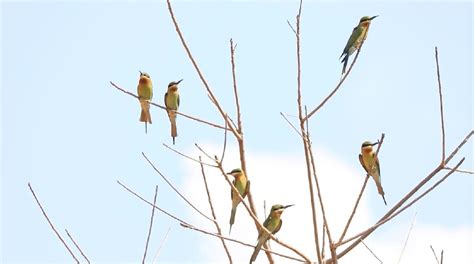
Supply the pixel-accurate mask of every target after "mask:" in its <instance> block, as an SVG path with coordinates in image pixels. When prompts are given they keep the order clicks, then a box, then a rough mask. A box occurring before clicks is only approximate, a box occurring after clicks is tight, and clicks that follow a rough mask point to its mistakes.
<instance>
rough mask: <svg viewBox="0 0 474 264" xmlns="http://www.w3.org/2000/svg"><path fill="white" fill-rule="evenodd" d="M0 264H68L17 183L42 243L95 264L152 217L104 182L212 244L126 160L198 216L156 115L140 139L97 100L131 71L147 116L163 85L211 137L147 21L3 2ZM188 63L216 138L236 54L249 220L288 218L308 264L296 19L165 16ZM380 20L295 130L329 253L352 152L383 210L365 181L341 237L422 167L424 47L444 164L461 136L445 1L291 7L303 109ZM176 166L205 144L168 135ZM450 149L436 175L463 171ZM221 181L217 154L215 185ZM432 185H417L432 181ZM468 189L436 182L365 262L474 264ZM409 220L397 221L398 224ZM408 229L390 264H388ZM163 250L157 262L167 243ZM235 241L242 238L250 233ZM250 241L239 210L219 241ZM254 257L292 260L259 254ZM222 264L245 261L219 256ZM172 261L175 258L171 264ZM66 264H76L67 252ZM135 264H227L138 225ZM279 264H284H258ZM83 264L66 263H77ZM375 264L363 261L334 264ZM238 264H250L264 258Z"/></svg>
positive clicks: (195, 187) (460, 23)
mask: <svg viewBox="0 0 474 264" xmlns="http://www.w3.org/2000/svg"><path fill="white" fill-rule="evenodd" d="M0 8H1V20H0V21H1V27H0V28H1V34H0V36H1V42H0V43H1V48H0V50H1V66H0V67H1V71H0V73H1V75H0V79H1V93H0V98H1V99H0V100H1V107H0V109H1V110H0V111H1V129H0V133H1V134H0V135H1V137H0V138H1V152H0V153H1V154H0V155H1V159H0V160H1V163H0V166H1V177H0V180H1V181H0V186H1V187H0V201H1V203H0V205H1V210H0V213H1V218H0V221H1V222H0V234H1V235H0V236H1V240H0V262H1V263H71V260H72V259H71V257H70V255H69V254H68V252H67V251H66V250H65V248H64V247H63V246H62V245H61V244H60V242H59V240H58V238H57V237H56V236H55V235H54V233H53V231H52V230H51V229H50V227H49V226H48V224H47V222H46V220H45V219H44V217H43V215H42V214H41V211H40V210H39V208H38V206H37V205H36V203H35V201H34V199H33V196H32V195H31V193H30V192H29V189H28V186H27V184H28V183H31V185H32V187H33V188H34V190H35V192H36V194H37V196H38V198H39V199H40V201H41V202H42V204H43V206H44V208H45V210H46V211H47V213H48V215H49V217H50V218H51V220H52V221H53V223H54V225H55V226H56V228H57V229H58V231H59V232H60V233H61V234H62V235H63V237H64V238H65V239H66V241H67V243H68V244H70V245H71V246H72V244H71V243H70V241H69V240H67V237H66V235H65V232H64V229H66V228H67V229H68V230H69V232H70V233H71V235H72V236H73V237H74V238H75V239H76V241H77V242H78V243H79V245H80V246H81V248H82V249H83V250H84V251H85V253H86V255H87V256H88V257H89V258H90V259H91V260H92V261H93V262H94V263H137V262H139V261H141V259H142V256H143V251H144V247H145V240H146V235H147V231H148V225H149V221H150V214H151V207H150V206H149V205H147V204H145V203H143V202H142V201H140V200H138V199H137V198H136V197H133V196H132V195H130V194H129V193H128V192H126V191H125V190H124V189H123V188H121V187H120V186H119V185H118V184H117V183H116V181H117V180H120V181H121V182H122V183H124V184H125V185H127V186H128V187H130V188H131V189H133V190H135V191H136V192H138V193H139V194H141V195H143V197H144V198H146V199H148V200H149V201H152V200H153V195H154V189H155V185H158V186H159V193H158V198H157V203H158V205H159V206H160V207H162V208H163V209H166V210H168V211H170V212H171V213H173V214H175V215H177V216H179V217H181V218H183V219H185V220H186V221H189V222H190V223H192V224H194V225H196V226H200V227H203V228H205V229H206V230H210V231H213V230H214V227H213V226H212V225H210V223H209V222H206V220H205V219H204V218H202V217H201V216H200V215H197V214H196V213H195V212H194V211H193V210H192V209H191V208H190V207H189V206H188V205H187V204H185V203H184V202H183V201H182V200H181V199H180V198H179V197H178V196H177V195H176V193H175V192H174V191H173V190H172V189H171V188H169V186H167V185H166V183H165V182H164V181H163V179H162V178H160V177H159V176H158V175H157V174H156V173H155V172H154V170H153V169H152V168H151V167H150V165H149V164H148V163H147V162H146V160H145V159H144V158H143V156H142V154H141V153H142V152H143V153H145V154H146V155H147V156H148V157H149V158H150V160H151V161H152V162H154V164H155V165H156V166H157V167H158V169H159V170H160V171H161V172H163V173H164V174H165V175H166V176H167V177H168V179H170V180H171V181H172V182H173V183H174V184H175V185H176V186H177V187H178V188H179V189H180V190H181V191H182V192H183V194H184V195H186V196H187V197H188V198H190V199H191V200H192V201H193V202H194V203H195V204H196V206H198V207H199V208H201V209H202V211H204V212H206V213H207V214H210V211H209V207H208V204H207V198H206V197H205V193H204V186H203V182H202V176H201V174H200V167H199V164H197V163H195V162H193V161H190V160H187V159H185V158H183V157H181V156H179V155H177V154H176V153H174V152H172V151H170V150H169V149H167V148H165V147H164V146H163V143H165V144H168V145H171V144H172V141H171V137H170V135H169V133H170V132H169V122H168V119H167V116H166V113H165V112H164V111H162V110H160V109H158V108H156V107H152V113H151V114H152V118H153V124H152V125H150V126H149V127H148V133H147V134H145V133H144V127H143V124H141V123H140V122H138V118H139V103H138V102H137V100H136V99H135V98H132V97H131V96H129V95H126V94H124V93H122V92H120V91H118V90H116V89H115V88H113V87H112V86H111V85H110V83H109V82H110V81H113V82H114V83H116V84H117V85H119V86H120V87H123V88H124V89H126V90H128V91H131V92H135V91H136V85H137V82H138V78H139V71H145V72H147V73H149V74H150V76H151V78H152V80H153V84H154V98H153V101H154V102H156V103H159V104H163V94H164V92H165V88H166V86H167V84H168V83H169V82H170V81H176V80H179V79H184V80H183V82H182V83H181V84H180V86H179V87H180V88H179V89H180V94H181V106H180V111H182V112H184V113H187V114H191V115H193V116H197V117H200V118H203V119H205V120H209V121H211V122H214V123H219V124H222V120H221V118H220V115H219V113H218V112H217V110H216V109H215V107H214V106H213V105H212V103H211V102H210V101H209V99H208V97H207V94H206V91H205V88H204V86H203V85H202V83H201V81H200V79H199V76H198V75H197V73H196V71H195V70H194V68H193V66H192V64H191V63H190V61H189V58H188V57H187V55H186V53H185V51H184V49H183V47H182V45H181V43H180V41H179V38H178V35H177V34H176V31H175V29H174V26H173V24H172V21H171V19H170V16H169V14H168V10H167V6H166V3H165V2H164V1H156V2H154V1H73V2H63V1H48V2H41V1H38V2H33V1H18V2H13V1H2V2H1V3H0ZM173 9H174V13H175V16H176V18H177V20H178V23H179V25H180V27H181V30H182V33H183V34H184V37H185V39H186V41H187V43H188V45H189V48H190V50H191V52H192V53H193V56H194V58H195V59H196V60H197V62H198V64H199V67H200V68H201V70H202V72H203V73H204V75H205V78H206V80H207V81H208V82H209V84H210V86H211V88H212V90H213V91H214V93H215V95H216V96H217V98H218V100H219V102H220V103H221V105H222V106H223V108H224V109H225V110H226V111H227V112H228V113H229V115H230V116H232V117H233V119H234V120H235V119H236V118H235V104H234V97H233V90H232V89H233V87H232V75H231V65H230V49H229V39H230V38H232V39H233V40H234V42H235V43H237V49H236V54H235V59H236V71H237V72H236V73H237V82H238V87H239V96H240V102H241V108H242V119H243V124H244V133H245V144H246V155H247V164H248V176H249V179H250V181H251V182H252V193H253V195H254V200H255V204H256V206H257V207H258V208H259V211H258V216H259V219H260V220H261V221H263V219H264V215H263V201H264V200H265V201H266V203H267V206H270V205H271V204H275V203H281V204H295V206H294V207H292V208H289V209H288V210H287V212H285V213H284V214H283V221H284V225H283V227H282V229H281V231H280V232H279V233H278V235H277V237H278V238H279V239H281V240H283V241H287V242H288V243H290V244H293V245H295V247H297V248H300V249H301V250H302V251H303V252H304V253H306V254H307V255H309V256H311V257H314V255H315V254H314V252H313V249H314V244H313V238H312V236H309V235H307V234H308V233H310V232H309V231H308V230H311V227H310V222H311V218H310V207H309V199H308V195H309V194H308V187H307V181H306V180H307V176H306V173H305V169H304V168H305V167H304V166H305V164H304V154H303V146H302V145H301V140H300V138H299V137H298V135H297V134H296V133H294V131H293V130H292V128H291V127H290V126H289V125H288V124H287V123H286V121H284V120H283V118H282V117H281V115H280V112H283V113H285V114H287V115H289V116H290V117H289V119H290V121H291V122H293V123H294V124H296V122H297V119H296V118H294V117H292V116H295V115H296V114H297V105H296V57H295V55H296V50H295V48H296V46H295V45H296V44H295V37H294V34H293V32H292V31H291V29H290V28H289V26H288V24H287V20H289V21H290V22H291V23H294V19H295V15H296V13H297V9H298V1H264V2H257V1H232V2H231V1H221V2H218V1H195V2H191V1H173ZM365 15H379V17H378V18H376V19H375V20H374V21H373V23H372V25H371V28H370V31H369V33H368V36H367V41H366V42H365V44H364V46H363V49H362V51H361V53H360V56H359V58H358V61H357V63H356V65H355V66H354V68H353V70H352V72H351V74H350V75H349V77H348V78H347V80H346V81H345V83H344V84H343V86H342V87H341V89H340V90H339V91H338V93H337V94H336V95H335V96H334V97H333V98H332V99H331V100H330V101H329V102H328V103H327V104H326V106H324V107H323V108H322V109H321V110H320V111H319V112H318V113H317V114H316V115H315V116H314V117H312V118H311V119H310V121H309V129H310V134H311V137H312V140H313V149H314V151H315V153H316V154H315V155H316V156H315V157H316V164H317V172H318V176H319V177H320V179H321V185H322V190H323V191H322V192H323V195H324V199H325V204H326V208H328V209H327V210H328V217H329V219H330V223H331V226H330V228H331V231H332V232H333V233H334V234H336V235H335V236H336V237H338V236H339V235H340V233H341V230H342V228H343V226H344V223H345V219H347V217H348V215H349V214H350V210H351V206H352V205H353V203H354V200H355V198H356V195H357V192H358V190H359V188H360V186H361V184H362V182H363V177H364V172H363V170H362V168H361V166H360V164H359V161H358V159H357V155H358V153H359V152H360V144H361V143H362V142H363V141H365V140H372V141H375V140H376V139H377V138H379V137H380V135H381V133H385V135H386V137H385V141H384V144H383V147H382V149H381V152H380V155H379V157H380V162H381V171H382V184H383V187H384V190H385V193H386V199H387V203H388V206H385V205H384V204H383V202H382V200H381V198H380V197H379V196H378V194H377V193H376V190H375V185H374V183H373V181H372V180H371V181H369V183H368V185H367V190H366V192H365V193H364V196H363V197H362V200H361V205H360V208H359V209H358V212H357V214H356V216H355V218H354V224H353V225H352V226H351V228H350V229H349V232H348V235H349V236H350V235H351V234H352V235H353V234H356V233H358V232H359V231H362V230H364V229H366V228H367V227H370V226H371V225H372V224H374V223H375V222H376V221H377V220H378V219H379V218H380V217H381V216H383V215H384V214H385V212H387V211H388V209H389V208H390V206H393V205H394V204H396V203H397V202H398V201H399V200H400V199H401V198H402V197H403V196H404V194H406V193H407V192H408V191H409V190H411V188H413V187H414V186H415V185H416V184H417V183H418V182H419V181H420V180H421V179H423V178H424V177H426V175H428V174H429V172H430V171H432V170H433V169H434V168H435V167H436V166H437V165H438V164H439V161H440V158H441V132H440V120H439V119H440V118H439V98H438V91H437V88H438V86H437V79H436V63H435V58H434V47H435V46H437V47H438V51H439V60H440V71H441V81H442V85H443V98H444V109H445V126H446V151H447V152H448V153H450V152H451V151H452V150H453V149H454V148H455V147H456V146H457V145H458V144H459V143H460V142H461V140H462V139H463V138H464V137H465V136H466V135H467V134H468V132H469V131H471V130H472V128H473V93H472V87H473V85H472V84H473V83H472V70H473V67H472V59H473V53H472V44H473V43H472V24H473V23H472V3H471V2H461V1H459V2H451V1H436V2H430V1H402V2H395V1H362V2H349V1H347V2H346V1H336V2H328V1H304V3H303V11H302V18H301V19H302V20H301V23H302V25H301V56H302V92H303V104H304V105H306V106H307V107H308V109H313V108H314V107H315V106H316V105H318V104H319V102H320V101H321V100H322V99H323V98H324V97H325V96H326V95H327V94H328V93H329V92H330V91H331V90H332V89H333V88H334V86H335V85H336V84H337V82H338V81H339V78H340V71H341V64H340V61H339V60H338V58H339V56H340V54H341V51H342V49H343V47H344V45H345V42H346V41H347V39H348V37H349V35H350V33H351V30H352V29H353V27H354V26H356V25H357V23H358V21H359V19H360V17H362V16H365ZM178 133H179V136H178V138H177V141H176V145H175V146H174V148H176V149H177V150H179V151H182V152H183V153H186V154H189V155H191V156H193V157H195V158H197V157H198V156H199V155H200V152H199V151H198V150H197V149H196V148H195V146H194V144H195V143H197V144H199V145H200V146H203V147H204V148H205V149H206V150H208V151H209V152H210V153H211V154H212V155H214V154H217V155H219V154H220V152H221V149H222V144H223V137H224V134H223V131H222V130H220V129H215V128H212V127H209V126H207V125H203V124H200V123H196V122H194V121H192V120H189V119H185V118H183V117H179V118H178ZM472 146H473V145H472V142H469V143H468V144H467V145H466V146H465V147H464V148H463V149H462V150H461V151H460V152H459V153H458V154H457V156H456V157H455V158H454V159H453V160H452V161H451V163H450V164H448V165H450V166H454V164H455V163H456V162H458V161H459V160H460V159H461V158H462V157H466V161H465V162H464V163H463V165H462V166H461V168H463V169H465V170H471V171H472V170H473V168H474V162H473V158H472V157H473V155H472V154H473V151H472V149H473V147H472ZM238 166H239V160H238V149H237V144H236V142H235V140H233V139H230V135H229V141H228V146H227V154H226V158H225V161H224V167H225V169H227V170H229V171H230V170H232V169H233V168H235V167H238ZM206 172H207V173H208V178H209V182H210V183H209V184H210V189H211V194H212V196H213V197H214V198H213V200H214V202H215V207H216V212H217V218H218V221H219V223H221V226H222V228H223V230H224V233H227V230H228V226H227V225H228V217H229V215H228V214H229V213H230V212H229V211H230V198H229V186H228V185H227V183H226V182H225V181H224V180H223V178H222V175H219V174H218V173H217V171H215V170H213V169H212V168H206ZM440 177H441V175H439V176H438V177H436V179H439V178H440ZM473 187H474V180H473V177H472V175H470V174H462V173H455V174H453V175H452V176H451V177H450V178H448V179H447V180H446V181H445V182H444V183H443V184H441V185H440V186H439V187H438V188H437V189H435V190H434V191H433V192H431V193H430V194H428V195H427V197H425V198H423V199H422V200H421V201H419V202H418V203H416V204H415V205H414V206H412V207H411V208H410V209H408V210H407V211H405V212H404V213H402V214H401V215H400V216H399V217H397V218H396V219H395V220H394V221H392V222H390V223H388V224H386V225H384V226H382V227H380V228H379V229H378V230H377V231H376V232H374V233H373V234H372V235H371V236H370V237H369V238H367V240H366V243H367V245H368V246H369V247H370V248H371V249H372V250H373V251H374V252H375V253H376V255H377V256H378V257H379V258H381V259H382V260H383V262H384V263H419V262H423V263H435V262H434V261H435V260H434V256H433V254H432V252H431V249H430V245H432V246H433V247H434V248H435V249H436V250H437V251H438V252H439V251H441V250H442V249H443V250H444V258H445V261H446V263H474V256H473V255H472V254H473V253H472V248H474V244H473V243H474V241H473V237H474V224H473V223H474V221H473V219H474V209H473V200H474V193H473ZM415 215H416V216H415ZM412 223H414V224H413V227H412V231H411V234H410V237H409V240H408V242H407V246H406V249H405V251H404V254H403V256H402V258H401V262H399V258H400V252H401V250H402V247H403V245H404V243H405V240H406V237H407V234H408V230H409V229H410V226H411V225H412ZM168 230H169V233H168V236H167V239H166V240H165V241H164V243H163V246H162V248H161V249H160V250H159V255H158V256H156V257H155V255H157V252H158V248H159V247H160V245H161V243H162V242H163V240H164V237H165V236H166V233H167V232H168ZM249 230H252V231H249ZM256 236H257V234H256V231H255V229H254V228H253V227H252V222H251V219H250V217H249V216H248V214H247V213H246V212H245V209H244V208H243V207H242V206H240V207H239V209H238V212H237V220H236V224H235V225H234V227H233V232H232V234H231V237H234V238H237V239H241V240H243V241H245V242H247V243H250V244H253V243H255V239H256ZM271 245H272V248H273V249H274V250H277V251H279V252H282V253H288V254H291V252H288V251H287V249H284V248H282V247H281V246H279V245H277V244H276V243H272V244H271ZM229 246H230V249H231V252H232V254H233V256H234V258H235V260H236V262H237V263H246V262H247V261H248V258H249V257H250V255H251V248H247V247H242V246H238V245H234V244H229ZM183 250H185V252H186V253H185V254H183ZM74 252H75V253H76V255H77V256H79V253H78V252H77V250H75V249H74ZM148 256H149V257H148V258H147V261H148V263H155V262H161V263H222V262H226V260H227V259H226V257H225V255H224V251H223V249H222V246H221V244H220V241H219V240H217V239H215V238H212V237H208V236H205V235H203V234H199V233H196V232H194V231H191V230H187V229H184V228H182V227H180V225H179V224H178V223H177V222H176V221H174V220H172V219H170V218H169V217H167V216H166V215H164V214H160V213H156V215H155V221H154V226H153V230H152V236H151V240H150V245H149V252H148ZM277 261H278V262H279V263H285V260H280V259H277ZM81 262H82V260H81ZM354 262H363V263H379V262H378V261H377V260H376V259H375V258H374V257H373V256H372V255H371V254H370V253H369V252H368V251H367V249H365V247H364V246H363V245H359V246H358V247H357V248H356V249H355V250H354V251H353V252H351V253H349V254H348V255H347V256H345V257H344V258H342V259H341V263H354ZM257 263H266V258H265V257H264V254H261V256H259V258H258V259H257Z"/></svg>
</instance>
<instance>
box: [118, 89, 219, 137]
mask: <svg viewBox="0 0 474 264" xmlns="http://www.w3.org/2000/svg"><path fill="white" fill-rule="evenodd" d="M110 84H111V85H112V86H113V87H115V88H117V89H118V90H119V91H122V92H123V93H126V94H128V95H130V96H133V97H135V98H137V99H138V96H137V95H135V94H134V93H131V92H129V91H127V90H125V89H123V88H121V87H120V86H118V85H117V84H115V83H113V82H110ZM150 104H151V105H153V106H156V107H158V108H161V109H163V110H165V111H166V107H164V106H162V105H159V104H156V103H153V102H150ZM175 112H176V114H178V115H180V116H183V117H185V118H188V119H191V120H194V121H196V122H199V123H203V124H206V125H209V126H213V127H216V128H220V129H225V127H223V126H221V125H218V124H214V123H212V122H209V121H206V120H203V119H200V118H197V117H194V116H191V115H188V114H185V113H181V112H178V111H175Z"/></svg>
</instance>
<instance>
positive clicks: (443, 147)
mask: <svg viewBox="0 0 474 264" xmlns="http://www.w3.org/2000/svg"><path fill="white" fill-rule="evenodd" d="M435 58H436V75H437V76H438V92H439V111H440V116H441V137H442V138H441V140H442V141H441V153H442V154H441V164H442V165H443V166H444V165H445V164H444V162H445V158H446V136H445V133H444V110H443V94H442V92H441V77H440V73H439V61H438V47H435Z"/></svg>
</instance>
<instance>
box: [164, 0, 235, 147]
mask: <svg viewBox="0 0 474 264" xmlns="http://www.w3.org/2000/svg"><path fill="white" fill-rule="evenodd" d="M166 2H167V4H168V11H169V14H170V16H171V20H173V24H174V27H175V29H176V33H178V36H179V39H180V40H181V44H182V45H183V48H184V50H185V51H186V53H187V55H188V57H189V59H190V60H191V63H192V64H193V66H194V69H195V70H196V72H197V74H198V75H199V78H200V79H201V81H202V83H203V85H204V87H205V88H206V91H207V94H208V96H209V97H210V99H211V102H212V103H213V104H214V105H215V106H216V108H217V110H218V111H219V113H220V114H221V116H222V118H223V119H224V120H226V118H225V116H226V113H225V112H224V110H223V109H222V107H221V105H220V104H219V102H218V101H217V98H216V97H215V96H214V93H213V92H212V90H211V88H210V87H209V84H208V83H207V81H206V79H205V78H204V75H203V74H202V72H201V69H200V68H199V66H198V64H197V62H196V60H195V59H194V57H193V55H192V54H191V51H190V50H189V47H188V45H187V44H186V41H185V40H184V36H183V34H182V33H181V30H180V28H179V25H178V21H177V20H176V18H175V17H174V13H173V8H172V7H171V2H170V0H167V1H166ZM229 129H230V130H231V131H232V133H233V134H234V136H235V137H236V138H240V134H239V133H238V132H237V130H236V128H235V127H234V126H232V125H230V126H229Z"/></svg>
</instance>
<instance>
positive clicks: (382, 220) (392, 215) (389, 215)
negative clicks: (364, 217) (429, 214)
mask: <svg viewBox="0 0 474 264" xmlns="http://www.w3.org/2000/svg"><path fill="white" fill-rule="evenodd" d="M464 160H465V158H462V159H461V160H460V161H459V162H458V163H457V164H456V166H455V167H454V169H453V170H451V171H449V172H448V173H447V174H446V175H445V176H444V177H443V178H441V179H440V180H438V181H437V182H436V183H435V184H434V185H433V186H431V187H430V188H428V189H427V190H426V191H425V192H423V193H422V194H421V195H419V196H418V197H416V198H415V199H413V201H411V202H410V203H408V204H407V205H406V206H404V207H403V208H401V209H400V210H398V211H396V212H394V211H393V210H394V208H395V206H394V208H392V209H391V210H390V211H389V212H388V213H386V214H385V215H384V216H383V217H382V218H380V219H379V221H377V223H376V224H375V225H374V226H372V227H370V228H369V229H367V230H365V231H363V232H360V233H359V234H357V235H355V236H352V237H351V238H348V239H346V240H345V241H343V242H342V243H341V244H339V245H338V246H340V245H343V244H346V243H348V242H350V241H352V240H354V239H356V238H359V237H360V238H362V239H365V238H366V237H368V236H369V235H370V234H371V233H372V232H373V231H375V229H377V228H378V227H379V226H381V225H383V224H385V223H386V222H389V221H390V220H392V219H393V218H395V217H396V216H397V215H399V214H400V213H402V212H403V211H405V210H406V209H407V208H409V207H410V206H412V205H413V204H414V203H416V202H417V201H418V200H420V199H421V198H423V197H424V196H425V195H426V194H428V193H429V192H431V191H432V190H433V189H435V188H436V187H437V186H438V185H439V184H441V183H442V182H443V181H444V180H446V179H447V178H448V177H449V176H450V175H451V174H452V173H454V171H455V169H457V168H458V167H459V166H460V165H461V164H462V163H463V162H464ZM438 172H439V171H438ZM430 175H431V174H430ZM435 175H436V174H435ZM402 200H403V201H406V200H408V198H406V196H405V197H404V198H403V199H402ZM401 202H402V201H400V202H399V203H401ZM402 204H403V203H402ZM397 205H398V204H397ZM397 209H398V207H397ZM357 244H359V240H357V241H355V242H354V243H352V244H351V245H349V246H348V247H347V248H345V249H344V251H343V252H341V253H339V255H340V256H339V255H338V257H339V258H340V257H342V256H344V255H345V254H347V253H348V252H349V251H351V250H352V249H353V248H354V247H355V246H357Z"/></svg>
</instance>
